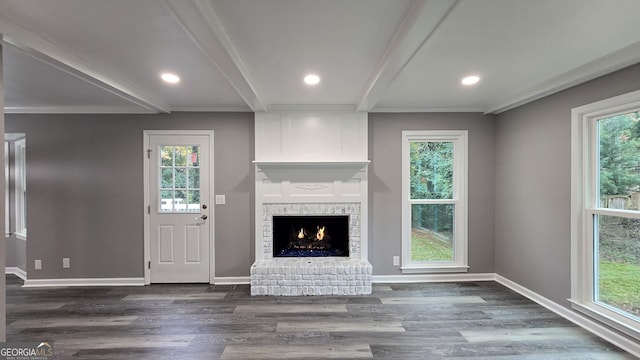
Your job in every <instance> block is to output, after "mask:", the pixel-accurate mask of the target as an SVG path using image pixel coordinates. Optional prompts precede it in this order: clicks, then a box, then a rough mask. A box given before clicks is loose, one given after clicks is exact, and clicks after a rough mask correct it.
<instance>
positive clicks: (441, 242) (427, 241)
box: [411, 204, 454, 262]
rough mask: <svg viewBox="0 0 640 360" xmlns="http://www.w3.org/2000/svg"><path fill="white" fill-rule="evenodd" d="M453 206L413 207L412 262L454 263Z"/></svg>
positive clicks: (424, 205)
mask: <svg viewBox="0 0 640 360" xmlns="http://www.w3.org/2000/svg"><path fill="white" fill-rule="evenodd" d="M453 210H454V205H453V204H412V205H411V261H412V262H425V261H453V260H454V258H453V239H454V238H453Z"/></svg>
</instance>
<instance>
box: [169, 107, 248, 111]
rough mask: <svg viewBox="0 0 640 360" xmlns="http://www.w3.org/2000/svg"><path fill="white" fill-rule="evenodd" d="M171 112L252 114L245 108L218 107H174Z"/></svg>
mask: <svg viewBox="0 0 640 360" xmlns="http://www.w3.org/2000/svg"><path fill="white" fill-rule="evenodd" d="M171 111H172V112H253V111H252V110H251V109H249V107H246V106H238V107H235V106H220V107H217V106H216V107H197V106H195V107H191V106H189V107H174V108H171Z"/></svg>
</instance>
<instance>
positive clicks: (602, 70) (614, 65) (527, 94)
mask: <svg viewBox="0 0 640 360" xmlns="http://www.w3.org/2000/svg"><path fill="white" fill-rule="evenodd" d="M638 62H640V42H636V43H634V44H631V45H629V46H627V47H624V48H622V49H620V50H618V51H616V52H613V53H611V54H609V55H606V56H603V57H601V58H599V59H596V60H594V61H591V62H588V63H586V64H584V65H582V66H580V67H577V68H575V69H572V70H570V71H567V72H565V73H563V74H560V75H558V76H555V77H553V78H551V79H549V80H546V81H543V82H541V83H540V84H538V85H536V86H533V87H531V88H529V89H527V90H525V91H523V92H521V93H519V94H516V95H515V96H512V97H510V98H508V99H505V100H503V101H501V102H498V103H496V104H494V105H492V106H489V107H488V108H486V109H485V110H484V112H485V114H489V113H493V114H499V113H501V112H504V111H507V110H511V109H514V108H516V107H518V106H521V105H524V104H527V103H530V102H532V101H535V100H538V99H541V98H543V97H545V96H548V95H551V94H553V93H556V92H559V91H562V90H565V89H568V88H570V87H572V86H576V85H579V84H582V83H585V82H587V81H589V80H593V79H595V78H597V77H600V76H603V75H606V74H609V73H612V72H614V71H617V70H620V69H623V68H625V67H627V66H631V65H633V64H636V63H638Z"/></svg>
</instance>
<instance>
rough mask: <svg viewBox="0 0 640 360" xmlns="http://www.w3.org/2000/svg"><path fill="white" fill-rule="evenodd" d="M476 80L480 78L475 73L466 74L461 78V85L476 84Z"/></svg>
mask: <svg viewBox="0 0 640 360" xmlns="http://www.w3.org/2000/svg"><path fill="white" fill-rule="evenodd" d="M478 81H480V78H479V77H477V76H475V75H472V76H467V77H465V78H464V79H462V85H473V84H477V83H478Z"/></svg>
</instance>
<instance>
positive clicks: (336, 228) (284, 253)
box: [273, 215, 349, 257]
mask: <svg viewBox="0 0 640 360" xmlns="http://www.w3.org/2000/svg"><path fill="white" fill-rule="evenodd" d="M320 256H349V216H347V215H331V216H273V257H320Z"/></svg>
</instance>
